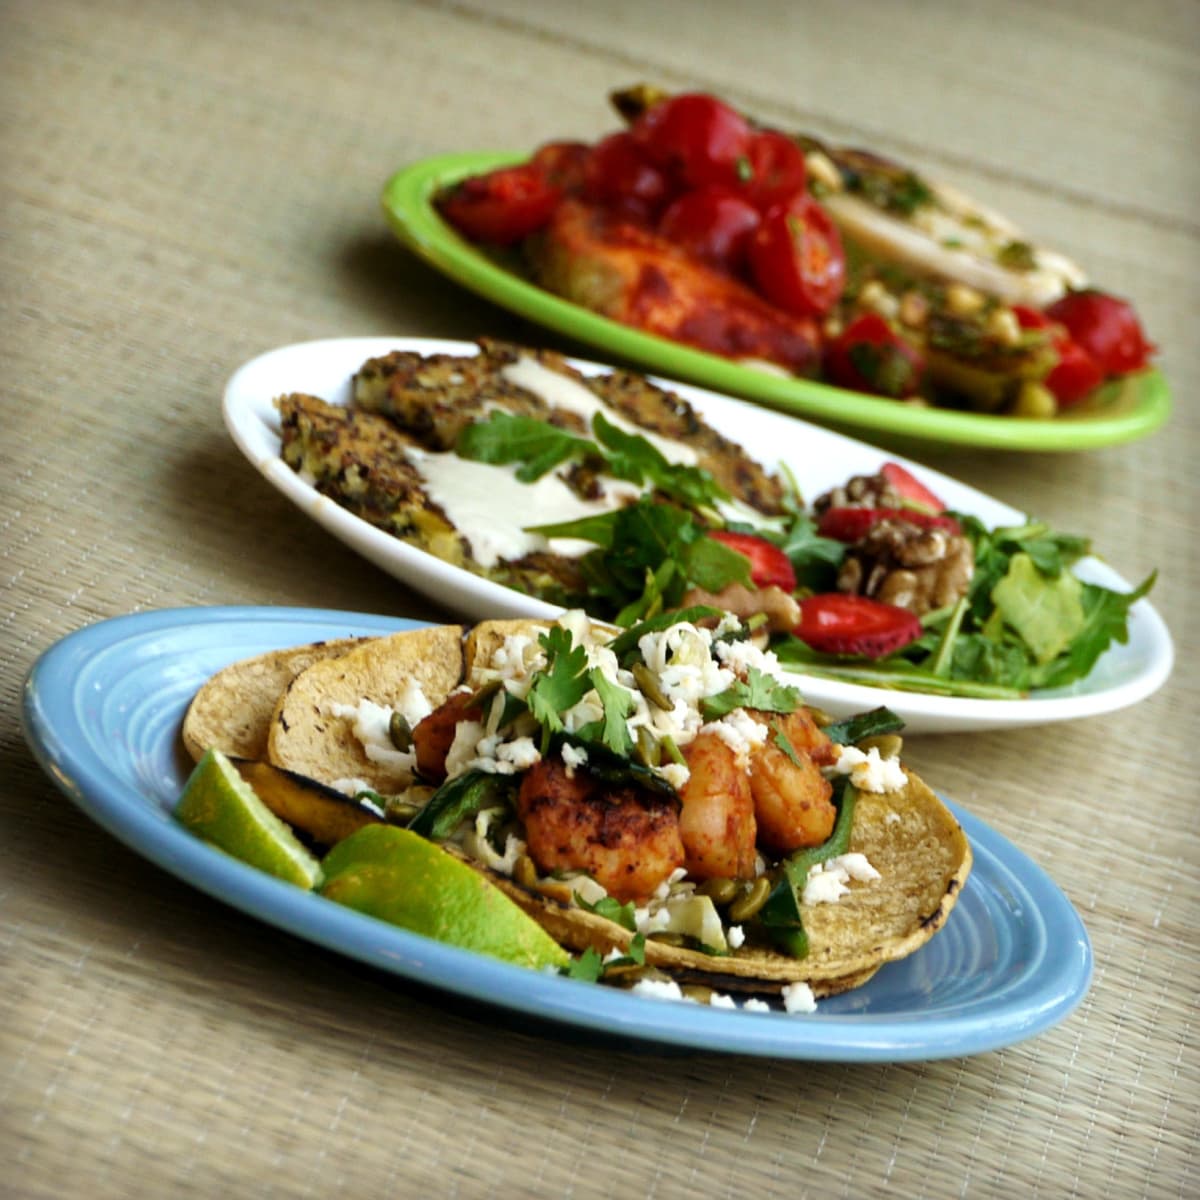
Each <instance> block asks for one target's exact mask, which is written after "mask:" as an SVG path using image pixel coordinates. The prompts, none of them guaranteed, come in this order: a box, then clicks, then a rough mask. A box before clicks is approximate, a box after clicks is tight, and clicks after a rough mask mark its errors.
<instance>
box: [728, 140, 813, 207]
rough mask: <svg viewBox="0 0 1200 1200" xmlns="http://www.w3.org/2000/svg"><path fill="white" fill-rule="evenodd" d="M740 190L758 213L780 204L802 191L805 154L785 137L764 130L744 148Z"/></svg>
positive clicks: (804, 181)
mask: <svg viewBox="0 0 1200 1200" xmlns="http://www.w3.org/2000/svg"><path fill="white" fill-rule="evenodd" d="M743 161H744V162H745V169H744V170H742V171H740V172H739V174H740V175H742V176H744V178H743V179H742V191H743V192H745V194H746V196H747V198H748V199H749V201H750V203H751V204H753V205H754V207H755V208H757V209H758V210H759V211H760V212H766V211H767V210H768V209H770V208H773V207H774V206H775V205H776V204H783V203H784V202H785V201H787V200H789V199H790V198H791V197H792V196H794V195H795V194H796V193H797V192H802V191H804V190H805V188H806V186H807V183H808V171H807V168H806V167H805V165H804V151H803V150H801V149H800V147H799V146H798V145H797V144H796V143H795V142H794V141H793V140H792V139H791V138H790V137H787V136H786V135H785V134H782V133H776V132H775V130H773V129H764V130H762V132H760V133H756V134H753V135H752V136H751V138H750V141H749V142H748V143H747V145H746V154H745V158H744V160H743Z"/></svg>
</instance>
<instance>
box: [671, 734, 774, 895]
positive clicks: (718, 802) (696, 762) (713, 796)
mask: <svg viewBox="0 0 1200 1200" xmlns="http://www.w3.org/2000/svg"><path fill="white" fill-rule="evenodd" d="M683 756H684V758H685V759H686V760H687V765H688V770H689V771H690V772H691V774H690V775H689V777H688V781H687V783H686V784H685V785H684V787H683V791H682V792H681V793H680V798H681V799H682V801H683V808H682V810H681V811H680V814H679V835H680V837H681V838H682V839H683V848H684V851H685V853H686V855H687V872H688V875H689V876H691V877H692V878H693V879H752V878H753V877H754V839H755V820H754V799H753V796H752V795H751V791H750V776H749V775H748V774H747V773H746V768H745V765H744V764H742V763H739V762H738V761H737V756H736V755H735V753H734V751H733V749H732V747H730V745H729V744H728V743H727V742H725V741H723V740H722V739H721V738H720V737H719V736H718V735H717V734H715V733H711V732H708V733H701V734H699V735H698V736H697V737H696V739H695V740H694V741H693V742H691V743H690V744H689V745H688V746H687V747H686V748H685V749H684V751H683Z"/></svg>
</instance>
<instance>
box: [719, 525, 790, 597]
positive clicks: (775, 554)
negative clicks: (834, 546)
mask: <svg viewBox="0 0 1200 1200" xmlns="http://www.w3.org/2000/svg"><path fill="white" fill-rule="evenodd" d="M708 536H709V537H710V538H714V539H715V540H716V541H718V542H721V543H723V544H724V545H726V546H728V547H729V548H730V549H731V550H736V551H737V552H738V553H739V554H744V555H745V556H746V557H747V558H748V559H749V560H750V581H751V582H752V583H753V584H754V586H755V587H760V588H765V587H772V586H774V587H780V588H783V590H784V591H785V592H792V591H795V589H796V572H795V571H794V570H793V569H792V563H791V560H790V559H789V558H788V556H787V555H786V554H784V552H783V551H782V550H780V548H779V547H778V546H776V545H774V544H773V543H771V542H768V541H767V540H766V539H765V538H760V537H757V536H755V535H754V534H752V533H734V532H733V531H732V530H730V529H712V530H709V534H708Z"/></svg>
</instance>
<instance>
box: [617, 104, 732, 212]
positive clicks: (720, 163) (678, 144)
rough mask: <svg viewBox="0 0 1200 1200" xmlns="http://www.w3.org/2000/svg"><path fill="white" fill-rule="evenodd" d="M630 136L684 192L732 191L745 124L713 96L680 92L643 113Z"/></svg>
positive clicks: (727, 106)
mask: <svg viewBox="0 0 1200 1200" xmlns="http://www.w3.org/2000/svg"><path fill="white" fill-rule="evenodd" d="M631 132H632V133H633V136H634V138H636V139H637V141H638V142H639V143H640V144H641V145H642V146H643V147H644V148H645V150H646V153H647V154H649V155H650V157H651V158H652V159H653V160H654V161H655V162H656V163H658V165H659V166H660V167H662V168H663V169H664V170H666V171H669V172H670V173H671V174H672V176H674V178H675V179H677V180H678V181H679V183H680V184H681V185H683V186H685V187H693V188H695V187H703V186H704V185H705V184H706V183H724V184H728V185H729V186H731V187H732V186H733V185H735V184H736V183H737V181H738V161H739V160H740V159H741V158H742V157H743V156H744V155H745V153H746V146H747V144H748V142H749V141H750V125H749V123H748V122H747V121H746V119H745V118H744V117H743V116H742V115H741V113H739V112H737V111H736V110H735V109H733V108H730V107H729V105H728V104H726V103H725V102H724V101H723V100H718V99H717V97H716V96H709V95H707V94H704V93H700V92H685V93H683V94H682V95H679V96H672V97H671V98H670V99H669V100H663V101H662V102H661V103H659V104H656V105H654V106H653V107H652V108H650V109H647V110H646V112H644V113H642V115H641V116H640V117H638V119H637V120H636V121H635V122H634V123H633V126H632V129H631Z"/></svg>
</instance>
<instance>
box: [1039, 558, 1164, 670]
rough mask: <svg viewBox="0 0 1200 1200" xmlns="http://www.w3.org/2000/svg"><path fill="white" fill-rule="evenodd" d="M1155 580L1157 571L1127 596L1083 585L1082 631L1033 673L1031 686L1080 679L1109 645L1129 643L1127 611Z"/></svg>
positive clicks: (1093, 585)
mask: <svg viewBox="0 0 1200 1200" xmlns="http://www.w3.org/2000/svg"><path fill="white" fill-rule="evenodd" d="M1157 578H1158V572H1157V571H1152V572H1151V573H1150V574H1149V575H1148V576H1147V577H1146V578H1145V579H1144V580H1142V582H1141V583H1140V584H1139V585H1138V586H1137V587H1136V588H1135V589H1134V590H1133V591H1132V592H1129V593H1122V592H1113V591H1110V590H1109V589H1108V588H1102V587H1097V586H1096V585H1095V584H1091V583H1085V584H1083V595H1082V598H1081V599H1082V603H1083V613H1084V620H1083V628H1082V629H1081V630H1080V631H1079V633H1078V634H1077V635H1076V636H1075V638H1074V640H1073V641H1072V642H1071V644H1070V646H1068V647H1067V650H1066V653H1065V654H1064V655H1063V656H1062V657H1061V658H1059V659H1057V660H1055V661H1054V662H1053V663H1050V664H1048V665H1047V667H1046V669H1045V670H1044V671H1041V672H1039V673H1038V674H1037V676H1036V679H1035V684H1034V686H1036V687H1059V686H1061V685H1062V684H1065V683H1070V682H1071V681H1072V680H1075V679H1082V678H1083V677H1084V676H1085V675H1087V674H1088V673H1089V672H1090V671H1091V669H1092V668H1093V667H1094V666H1095V665H1096V660H1097V659H1098V658H1099V657H1100V655H1101V654H1103V653H1104V651H1105V650H1107V649H1108V647H1109V645H1110V644H1111V643H1112V642H1114V641H1116V642H1120V643H1122V644H1124V643H1125V642H1127V641H1129V623H1128V621H1129V609H1130V608H1131V607H1132V606H1133V605H1134V604H1135V603H1136V602H1137V601H1138V600H1140V599H1142V597H1143V596H1145V595H1147V594H1148V593H1149V591H1150V589H1151V588H1152V587H1153V586H1154V583H1155V580H1156V579H1157Z"/></svg>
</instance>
